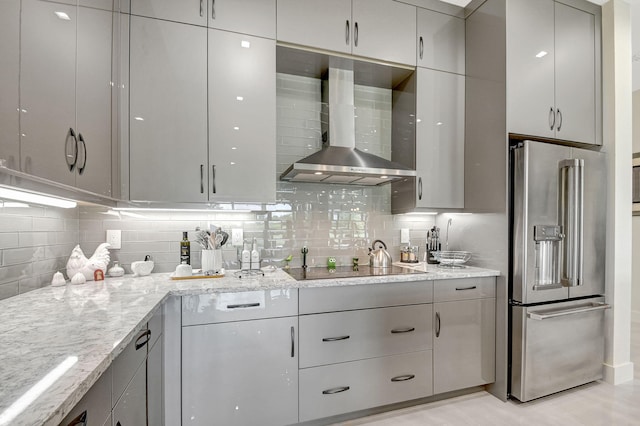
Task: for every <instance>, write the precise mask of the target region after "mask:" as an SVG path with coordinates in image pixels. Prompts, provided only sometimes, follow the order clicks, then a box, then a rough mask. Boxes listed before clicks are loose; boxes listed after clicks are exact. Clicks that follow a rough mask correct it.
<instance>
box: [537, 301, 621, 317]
mask: <svg viewBox="0 0 640 426" xmlns="http://www.w3.org/2000/svg"><path fill="white" fill-rule="evenodd" d="M609 308H611V305H608V304H606V303H602V302H591V303H590V304H589V305H587V306H586V307H585V306H579V307H577V308H571V309H561V310H559V311H553V312H547V313H545V314H536V313H535V312H529V313H528V314H527V316H528V317H529V318H531V319H534V320H539V321H541V320H546V319H549V318H557V317H564V316H567V315H576V314H584V313H586V312H593V311H603V310H605V309H609Z"/></svg>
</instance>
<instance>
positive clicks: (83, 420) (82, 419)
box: [67, 410, 87, 426]
mask: <svg viewBox="0 0 640 426" xmlns="http://www.w3.org/2000/svg"><path fill="white" fill-rule="evenodd" d="M79 425H82V426H87V410H84V411H83V412H82V413H80V414H79V415H78V417H76V418H75V419H73V420H71V421H70V422H69V423H67V426H79Z"/></svg>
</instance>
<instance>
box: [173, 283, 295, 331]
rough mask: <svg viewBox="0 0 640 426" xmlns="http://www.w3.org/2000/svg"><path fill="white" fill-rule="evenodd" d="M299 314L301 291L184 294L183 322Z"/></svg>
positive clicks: (184, 323) (205, 322)
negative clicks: (299, 292)
mask: <svg viewBox="0 0 640 426" xmlns="http://www.w3.org/2000/svg"><path fill="white" fill-rule="evenodd" d="M292 315H298V290H297V289H281V290H265V291H245V292H240V293H219V294H201V295H197V296H183V297H182V325H183V326H186V325H198V324H214V323H219V322H229V321H243V320H250V319H259V318H275V317H286V316H292Z"/></svg>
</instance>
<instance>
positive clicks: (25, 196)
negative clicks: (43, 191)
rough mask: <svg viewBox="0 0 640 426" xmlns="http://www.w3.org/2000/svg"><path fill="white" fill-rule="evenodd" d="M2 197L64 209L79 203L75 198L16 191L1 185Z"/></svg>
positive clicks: (0, 193) (0, 194)
mask: <svg viewBox="0 0 640 426" xmlns="http://www.w3.org/2000/svg"><path fill="white" fill-rule="evenodd" d="M0 198H8V199H10V200H16V201H23V202H25V203H33V204H43V205H45V206H52V207H61V208H63V209H73V208H75V207H76V206H77V205H78V203H76V202H75V201H73V200H67V199H64V198H57V197H50V196H48V195H40V194H36V193H33V192H24V191H16V190H15V189H9V188H4V187H0Z"/></svg>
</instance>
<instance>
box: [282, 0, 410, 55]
mask: <svg viewBox="0 0 640 426" xmlns="http://www.w3.org/2000/svg"><path fill="white" fill-rule="evenodd" d="M277 19H278V29H277V37H278V40H279V41H284V42H288V43H294V44H298V45H302V46H308V47H314V48H319V49H326V50H331V51H335V52H341V53H352V54H354V55H358V56H363V57H367V58H373V59H380V60H384V61H390V62H397V63H402V64H409V65H415V64H416V58H415V47H416V40H415V35H416V8H415V7H414V6H410V5H407V4H403V3H399V2H395V1H391V0H330V1H323V2H319V1H316V0H279V1H278V10H277Z"/></svg>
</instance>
